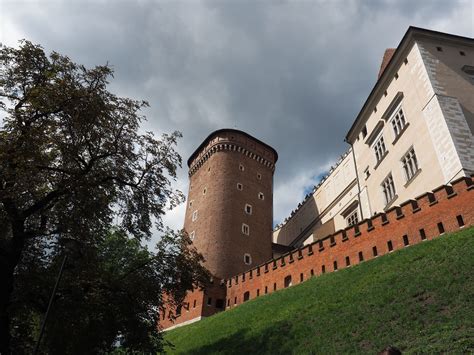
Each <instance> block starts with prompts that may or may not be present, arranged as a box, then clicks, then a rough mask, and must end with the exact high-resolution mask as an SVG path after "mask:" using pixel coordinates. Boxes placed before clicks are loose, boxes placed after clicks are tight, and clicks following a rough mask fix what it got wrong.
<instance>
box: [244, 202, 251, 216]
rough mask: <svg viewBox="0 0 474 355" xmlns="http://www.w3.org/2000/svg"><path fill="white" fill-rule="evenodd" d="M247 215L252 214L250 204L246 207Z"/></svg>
mask: <svg viewBox="0 0 474 355" xmlns="http://www.w3.org/2000/svg"><path fill="white" fill-rule="evenodd" d="M245 213H247V214H252V205H249V204H248V203H247V204H246V205H245Z"/></svg>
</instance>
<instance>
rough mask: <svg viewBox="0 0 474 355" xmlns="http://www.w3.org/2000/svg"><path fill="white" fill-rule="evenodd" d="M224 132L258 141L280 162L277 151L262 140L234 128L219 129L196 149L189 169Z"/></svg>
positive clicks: (189, 163)
mask: <svg viewBox="0 0 474 355" xmlns="http://www.w3.org/2000/svg"><path fill="white" fill-rule="evenodd" d="M224 132H226V133H227V132H228V133H237V134H241V135H243V136H245V137H247V138H250V139H253V140H254V141H256V142H257V143H259V144H261V145H263V146H264V147H266V148H268V149H270V150H271V151H272V153H273V154H274V155H275V162H276V161H277V160H278V153H277V151H276V150H275V149H273V148H272V147H270V146H269V145H268V144H266V143H263V142H262V141H261V140H259V139H257V138H255V137H253V136H251V135H250V134H248V133H245V132H243V131H239V130H238V129H232V128H222V129H218V130H217V131H214V132H212V133H211V134H209V135H208V136H207V138H206V139H204V140H203V141H202V143H201V144H200V145H199V147H197V148H196V150H195V151H194V153H193V154H191V156H190V157H189V159H188V167H191V162H192V161H193V160H194V158H195V157H196V156H197V155H198V154H199V152H200V151H201V150H202V149H203V148H204V147H205V146H206V144H207V142H209V141H210V140H211V138H212V137H214V136H215V135H217V134H219V133H224Z"/></svg>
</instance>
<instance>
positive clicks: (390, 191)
mask: <svg viewBox="0 0 474 355" xmlns="http://www.w3.org/2000/svg"><path fill="white" fill-rule="evenodd" d="M382 191H383V195H384V197H385V204H386V205H388V204H389V203H390V202H392V200H393V199H394V198H395V185H394V183H393V177H392V174H389V175H388V176H387V177H386V178H385V180H384V181H383V182H382Z"/></svg>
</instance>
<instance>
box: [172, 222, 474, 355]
mask: <svg viewBox="0 0 474 355" xmlns="http://www.w3.org/2000/svg"><path fill="white" fill-rule="evenodd" d="M165 340H167V341H169V342H171V343H172V344H174V346H175V347H174V349H173V348H172V347H170V348H168V349H167V351H168V352H169V353H179V354H213V353H219V354H244V353H252V354H253V353H258V354H291V353H294V354H302V353H317V354H325V353H372V354H374V353H377V352H378V351H380V350H382V349H384V348H385V347H386V346H388V345H394V346H396V347H398V348H400V349H401V350H402V351H403V352H404V353H405V352H406V353H441V352H450V353H456V354H457V353H466V352H469V353H472V352H474V228H469V229H465V230H463V231H460V232H457V233H453V234H450V235H446V236H443V237H440V238H437V239H436V240H433V241H428V242H424V243H421V244H418V245H415V246H412V247H410V248H406V249H403V250H399V251H395V252H393V253H391V254H389V255H386V256H383V257H379V258H376V259H374V260H370V261H367V262H364V263H362V264H360V265H357V266H354V267H351V268H348V269H343V270H340V271H338V272H336V273H330V274H325V275H323V276H320V277H315V278H312V279H311V280H308V281H306V282H304V283H302V284H300V285H297V286H293V287H291V288H288V289H285V290H281V291H278V292H276V293H273V294H270V295H267V296H263V297H259V298H257V299H255V300H251V301H249V302H246V303H245V304H243V305H241V306H239V307H236V308H235V309H232V310H230V311H226V312H223V313H220V314H218V315H216V316H213V317H210V318H207V319H205V320H202V321H200V322H197V323H194V324H191V325H188V326H185V327H182V328H177V329H175V330H172V331H170V332H168V333H166V335H165Z"/></svg>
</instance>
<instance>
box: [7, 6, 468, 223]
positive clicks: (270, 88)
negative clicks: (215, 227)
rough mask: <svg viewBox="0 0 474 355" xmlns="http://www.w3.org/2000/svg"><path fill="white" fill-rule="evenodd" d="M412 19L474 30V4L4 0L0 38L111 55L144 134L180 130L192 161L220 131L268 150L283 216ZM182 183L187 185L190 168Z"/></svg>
mask: <svg viewBox="0 0 474 355" xmlns="http://www.w3.org/2000/svg"><path fill="white" fill-rule="evenodd" d="M410 25H414V26H419V27H425V28H429V29H433V30H438V31H443V32H449V33H453V34H458V35H463V36H469V37H474V0H460V1H454V0H449V1H448V0H442V1H436V0H417V1H413V0H399V1H396V0H384V1H382V0H380V1H377V0H372V1H351V0H347V1H342V0H340V1H338V0H332V1H330V0H325V1H302V0H300V1H283V0H281V1H280V0H273V1H272V0H266V1H246V0H239V1H238V0H221V1H197V0H183V1H179V0H178V1H146V0H141V1H132V0H120V1H118V0H95V1H77V0H66V1H59V0H57V1H47V0H44V1H25V0H12V1H10V0H0V42H2V43H3V44H5V45H9V46H16V45H17V44H18V40H19V39H22V38H26V39H29V40H31V41H33V42H35V43H39V44H41V45H43V47H44V48H45V49H46V50H47V51H48V52H49V51H51V50H55V51H57V52H59V53H62V54H66V55H68V56H69V57H71V58H72V59H73V60H74V61H76V62H78V63H82V64H85V65H86V66H94V65H98V64H105V63H107V62H109V63H110V64H112V65H113V67H114V69H115V79H114V80H113V83H112V85H111V90H112V91H113V92H115V93H116V94H118V95H120V96H128V97H132V98H136V99H145V100H147V101H149V102H150V104H151V107H150V108H149V109H148V110H147V111H146V112H145V114H146V116H147V117H148V122H147V126H146V129H147V130H153V131H155V132H156V133H157V134H160V133H162V132H170V131H173V130H179V131H181V132H182V133H183V135H184V138H183V139H182V140H181V141H180V142H179V146H178V150H179V152H180V153H181V155H182V156H183V159H184V161H186V159H187V158H188V157H189V155H190V154H191V153H192V152H193V150H194V149H195V148H196V147H197V146H198V145H199V144H200V143H201V141H202V140H203V139H204V138H205V137H206V136H207V135H208V134H209V133H210V132H211V131H214V130H216V129H220V128H225V127H227V128H237V129H240V130H244V131H246V132H248V133H250V134H251V135H253V136H255V137H257V138H259V139H261V140H263V141H264V142H266V143H268V144H270V145H271V146H273V147H274V148H275V149H276V150H277V151H278V153H279V161H278V163H277V169H276V172H275V180H274V181H275V193H274V216H275V222H279V221H281V220H282V219H284V218H285V217H286V216H287V215H288V214H289V212H290V211H291V210H292V209H294V208H295V207H296V205H297V204H298V202H300V201H301V200H302V198H303V196H304V191H305V189H308V188H309V187H312V186H313V185H314V184H316V183H317V179H318V176H320V175H321V174H322V173H324V172H325V171H327V170H328V168H329V166H330V165H331V164H332V163H333V162H335V161H336V159H337V158H338V156H339V155H340V154H342V153H343V152H344V151H345V150H346V149H347V148H348V147H347V146H346V144H345V143H344V141H343V138H344V136H345V134H346V133H347V130H348V129H349V127H350V125H351V123H352V121H353V120H354V118H355V116H356V115H357V113H358V111H359V110H360V108H361V107H362V104H363V102H364V101H365V99H366V98H367V95H368V93H369V92H370V90H371V89H372V87H373V85H374V83H375V80H376V76H377V72H378V68H379V65H380V61H381V58H382V55H383V52H384V50H385V48H387V47H395V46H397V45H398V43H399V42H400V40H401V38H402V36H403V34H404V33H405V32H406V30H407V28H408V26H410ZM176 187H177V188H180V189H181V190H182V191H184V192H185V193H187V188H188V180H187V169H186V167H185V166H184V167H183V169H181V171H180V176H179V179H178V181H177V182H176ZM183 216H184V205H183V206H181V207H180V208H177V209H175V210H174V211H172V212H170V213H169V214H168V215H167V216H166V218H165V221H166V223H168V225H170V226H171V227H174V228H180V227H181V226H182V222H183Z"/></svg>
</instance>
